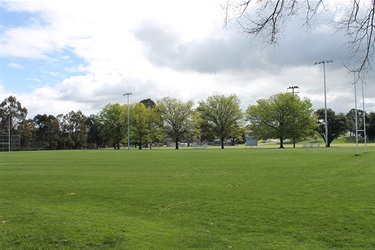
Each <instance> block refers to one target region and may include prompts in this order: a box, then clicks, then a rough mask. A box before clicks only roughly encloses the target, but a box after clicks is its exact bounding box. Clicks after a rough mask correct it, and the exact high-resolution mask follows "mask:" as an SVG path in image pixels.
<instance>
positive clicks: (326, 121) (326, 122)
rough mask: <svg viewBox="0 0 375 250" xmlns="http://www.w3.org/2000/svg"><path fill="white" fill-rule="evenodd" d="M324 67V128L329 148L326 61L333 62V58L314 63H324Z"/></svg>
mask: <svg viewBox="0 0 375 250" xmlns="http://www.w3.org/2000/svg"><path fill="white" fill-rule="evenodd" d="M322 63H323V69H324V128H325V138H326V147H327V148H328V119H327V87H326V86H327V84H326V63H333V61H332V60H329V61H328V60H323V61H318V62H315V63H314V65H317V64H322Z"/></svg>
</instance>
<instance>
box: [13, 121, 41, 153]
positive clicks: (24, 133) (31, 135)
mask: <svg viewBox="0 0 375 250" xmlns="http://www.w3.org/2000/svg"><path fill="white" fill-rule="evenodd" d="M17 130H18V133H19V135H20V136H21V148H23V149H25V148H27V149H30V148H35V146H36V145H35V131H36V128H35V124H34V122H33V119H27V120H23V121H22V122H21V123H20V124H19V126H18V129H17Z"/></svg>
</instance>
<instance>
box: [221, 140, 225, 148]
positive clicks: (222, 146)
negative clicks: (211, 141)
mask: <svg viewBox="0 0 375 250" xmlns="http://www.w3.org/2000/svg"><path fill="white" fill-rule="evenodd" d="M220 140H221V149H224V139H220Z"/></svg>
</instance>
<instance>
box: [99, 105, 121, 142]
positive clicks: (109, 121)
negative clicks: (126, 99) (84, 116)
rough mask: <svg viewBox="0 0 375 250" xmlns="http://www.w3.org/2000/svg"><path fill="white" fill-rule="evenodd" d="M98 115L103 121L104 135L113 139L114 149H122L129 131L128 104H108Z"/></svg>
mask: <svg viewBox="0 0 375 250" xmlns="http://www.w3.org/2000/svg"><path fill="white" fill-rule="evenodd" d="M98 117H99V120H100V121H101V122H102V123H103V133H104V136H105V137H107V138H108V139H109V140H111V141H112V143H113V147H114V149H120V144H121V142H122V141H123V140H124V138H125V137H126V131H127V122H126V121H127V106H126V105H124V106H121V105H120V104H118V103H116V104H107V105H106V106H105V107H104V108H103V110H102V111H101V112H100V113H99V116H98Z"/></svg>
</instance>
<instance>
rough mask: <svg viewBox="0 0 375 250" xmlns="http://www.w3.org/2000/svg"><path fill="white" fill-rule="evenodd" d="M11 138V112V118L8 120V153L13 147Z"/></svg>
mask: <svg viewBox="0 0 375 250" xmlns="http://www.w3.org/2000/svg"><path fill="white" fill-rule="evenodd" d="M10 140H11V136H10V112H9V118H8V152H10V147H11V143H10Z"/></svg>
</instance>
